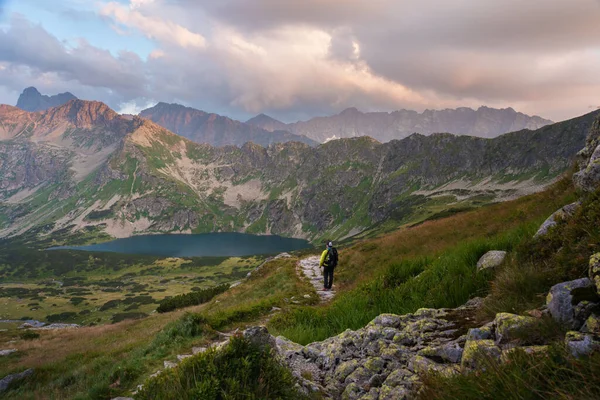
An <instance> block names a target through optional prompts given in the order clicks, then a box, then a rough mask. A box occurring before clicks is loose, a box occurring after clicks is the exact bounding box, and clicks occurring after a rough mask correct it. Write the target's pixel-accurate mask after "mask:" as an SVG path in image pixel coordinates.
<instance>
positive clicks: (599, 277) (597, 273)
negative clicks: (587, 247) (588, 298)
mask: <svg viewBox="0 0 600 400" xmlns="http://www.w3.org/2000/svg"><path fill="white" fill-rule="evenodd" d="M589 275H590V279H591V280H592V281H593V282H594V285H596V291H597V292H598V293H600V253H596V254H594V255H592V256H591V257H590V268H589Z"/></svg>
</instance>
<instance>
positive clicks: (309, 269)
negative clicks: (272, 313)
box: [298, 256, 335, 301]
mask: <svg viewBox="0 0 600 400" xmlns="http://www.w3.org/2000/svg"><path fill="white" fill-rule="evenodd" d="M298 266H299V268H298V270H299V271H302V274H304V276H306V277H307V278H308V279H309V280H310V283H312V285H313V286H314V287H315V289H316V290H317V294H318V295H319V297H320V298H321V301H329V300H331V299H332V298H333V297H335V290H328V291H323V269H322V268H320V267H319V256H312V257H307V258H305V259H302V260H300V262H299V263H298ZM334 282H335V280H334Z"/></svg>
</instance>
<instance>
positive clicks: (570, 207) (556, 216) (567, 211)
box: [534, 202, 581, 237]
mask: <svg viewBox="0 0 600 400" xmlns="http://www.w3.org/2000/svg"><path fill="white" fill-rule="evenodd" d="M580 205H581V204H580V203H579V202H575V203H571V204H567V205H566V206H564V207H562V208H561V209H560V210H557V211H555V212H554V213H553V214H552V215H551V216H549V217H548V219H547V220H546V221H544V223H543V224H542V225H541V226H540V228H539V229H538V231H537V232H536V234H535V235H534V237H539V236H544V235H546V234H547V233H548V231H549V230H550V228H552V227H554V226H556V224H557V223H558V220H560V219H567V218H569V217H572V216H573V214H575V211H577V209H578V208H579V206H580Z"/></svg>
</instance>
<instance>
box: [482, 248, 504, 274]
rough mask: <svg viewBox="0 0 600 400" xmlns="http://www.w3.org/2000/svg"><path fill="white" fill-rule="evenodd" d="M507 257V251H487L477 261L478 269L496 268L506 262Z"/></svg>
mask: <svg viewBox="0 0 600 400" xmlns="http://www.w3.org/2000/svg"><path fill="white" fill-rule="evenodd" d="M505 258H506V252H505V251H499V250H492V251H488V252H487V253H485V254H484V255H483V256H481V258H480V259H479V261H477V271H481V270H484V269H494V268H496V267H499V266H500V265H502V263H503V262H504V259H505Z"/></svg>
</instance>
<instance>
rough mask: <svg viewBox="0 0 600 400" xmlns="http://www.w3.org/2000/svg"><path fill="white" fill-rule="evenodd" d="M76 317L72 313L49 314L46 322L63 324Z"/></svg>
mask: <svg viewBox="0 0 600 400" xmlns="http://www.w3.org/2000/svg"><path fill="white" fill-rule="evenodd" d="M76 317H77V313H74V312H64V313H60V314H50V315H47V316H46V321H48V322H65V321H72V320H74V319H75V318H76Z"/></svg>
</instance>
